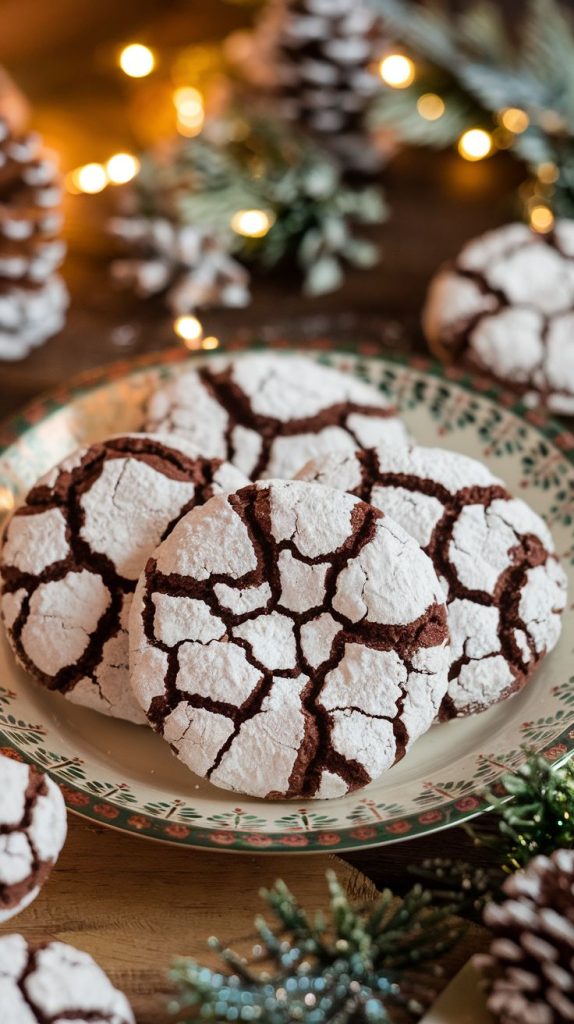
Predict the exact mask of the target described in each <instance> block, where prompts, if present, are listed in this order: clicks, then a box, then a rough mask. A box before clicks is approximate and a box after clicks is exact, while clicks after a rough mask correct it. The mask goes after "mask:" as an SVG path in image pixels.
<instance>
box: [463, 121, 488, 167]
mask: <svg viewBox="0 0 574 1024" xmlns="http://www.w3.org/2000/svg"><path fill="white" fill-rule="evenodd" d="M458 151H459V153H460V155H461V156H462V157H463V158H464V159H465V160H470V161H475V160H484V158H485V157H486V156H489V155H490V154H491V153H492V136H491V135H489V133H488V132H485V131H484V129H483V128H469V130H468V131H466V132H464V133H463V134H462V135H461V137H460V139H459V140H458Z"/></svg>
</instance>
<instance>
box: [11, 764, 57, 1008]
mask: <svg viewBox="0 0 574 1024" xmlns="http://www.w3.org/2000/svg"><path fill="white" fill-rule="evenodd" d="M66 830H67V828H66V807H65V804H64V798H63V796H62V794H61V792H60V790H59V788H58V786H57V785H56V784H55V783H54V782H52V780H51V779H50V778H48V776H47V775H46V776H45V775H42V774H41V773H40V772H38V771H37V770H36V768H33V767H30V766H28V765H26V764H21V763H20V762H19V761H14V760H12V759H11V758H7V757H3V756H0V921H7V920H9V918H11V917H13V916H14V915H15V914H18V913H20V911H21V910H24V908H25V907H27V906H29V904H30V903H31V902H32V900H34V899H35V898H36V896H37V895H38V893H39V891H40V888H41V886H42V885H43V884H44V882H45V881H46V879H47V877H48V875H49V874H50V871H51V870H52V867H53V865H54V863H55V862H56V860H57V859H58V856H59V854H60V851H61V849H62V847H63V845H64V842H65V839H66ZM2 1005H3V1004H2V1000H1V998H0V1007H1V1006H2Z"/></svg>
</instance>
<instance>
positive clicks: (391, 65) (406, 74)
mask: <svg viewBox="0 0 574 1024" xmlns="http://www.w3.org/2000/svg"><path fill="white" fill-rule="evenodd" d="M379 74H380V76H381V78H382V79H383V82H384V83H385V85H390V86H391V88H393V89H406V88H407V87H408V86H409V85H412V83H413V82H414V80H415V66H414V64H413V62H412V60H411V59H410V57H405V55H404V54H403V53H390V54H389V56H388V57H383V59H382V61H381V63H380V64H379Z"/></svg>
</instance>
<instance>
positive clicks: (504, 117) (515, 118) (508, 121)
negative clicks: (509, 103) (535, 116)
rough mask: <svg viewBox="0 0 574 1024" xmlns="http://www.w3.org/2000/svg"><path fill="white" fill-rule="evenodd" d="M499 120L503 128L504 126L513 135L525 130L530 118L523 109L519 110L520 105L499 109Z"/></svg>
mask: <svg viewBox="0 0 574 1024" xmlns="http://www.w3.org/2000/svg"><path fill="white" fill-rule="evenodd" d="M498 116H499V120H500V123H501V125H502V126H503V128H506V130H507V131H508V132H512V134H513V135H520V134H521V132H525V131H526V129H527V128H528V125H529V124H530V118H529V116H528V114H527V113H526V111H525V110H521V109H520V107H507V108H506V110H501V111H500V114H499V115H498Z"/></svg>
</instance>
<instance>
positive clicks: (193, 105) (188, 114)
mask: <svg viewBox="0 0 574 1024" xmlns="http://www.w3.org/2000/svg"><path fill="white" fill-rule="evenodd" d="M173 103H174V106H175V109H176V110H177V130H178V131H179V133H180V134H181V135H187V136H189V137H193V136H194V135H199V133H200V131H201V129H202V128H203V122H204V120H205V109H204V105H203V96H202V95H201V93H200V92H199V90H198V89H194V88H193V87H192V86H183V87H182V88H180V89H176V90H175V92H174V94H173Z"/></svg>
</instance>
